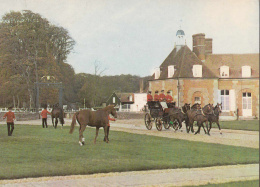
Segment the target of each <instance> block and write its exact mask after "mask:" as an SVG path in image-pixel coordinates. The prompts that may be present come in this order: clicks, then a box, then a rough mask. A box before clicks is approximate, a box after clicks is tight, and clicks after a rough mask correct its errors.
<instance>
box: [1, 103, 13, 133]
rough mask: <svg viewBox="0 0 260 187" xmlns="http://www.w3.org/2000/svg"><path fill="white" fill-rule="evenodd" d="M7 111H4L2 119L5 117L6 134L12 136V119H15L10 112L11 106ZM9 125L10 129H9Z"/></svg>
mask: <svg viewBox="0 0 260 187" xmlns="http://www.w3.org/2000/svg"><path fill="white" fill-rule="evenodd" d="M8 110H9V111H8V112H7V113H5V115H4V116H3V119H5V118H6V122H7V131H8V136H12V134H13V131H14V119H15V115H14V113H13V112H12V107H9V108H8ZM10 127H11V129H10Z"/></svg>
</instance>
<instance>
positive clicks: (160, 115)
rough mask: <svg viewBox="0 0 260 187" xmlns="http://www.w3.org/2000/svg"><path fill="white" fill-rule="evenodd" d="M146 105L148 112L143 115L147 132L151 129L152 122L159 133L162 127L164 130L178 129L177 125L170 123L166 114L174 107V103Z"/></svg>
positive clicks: (151, 102)
mask: <svg viewBox="0 0 260 187" xmlns="http://www.w3.org/2000/svg"><path fill="white" fill-rule="evenodd" d="M147 104H148V109H149V111H150V112H149V113H146V114H145V117H144V122H145V126H146V128H147V129H148V130H151V129H152V127H153V122H154V123H155V126H156V129H157V130H158V131H161V130H162V127H163V126H164V128H165V129H169V128H170V126H172V127H173V128H174V129H175V130H177V129H178V124H177V123H176V122H172V121H170V116H169V114H168V113H169V110H170V109H171V108H173V107H175V103H166V102H159V101H149V102H147Z"/></svg>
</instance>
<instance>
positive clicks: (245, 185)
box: [187, 180, 259, 187]
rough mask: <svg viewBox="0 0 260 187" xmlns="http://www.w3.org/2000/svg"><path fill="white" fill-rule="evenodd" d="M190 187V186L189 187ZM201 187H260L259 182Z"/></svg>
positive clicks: (202, 186)
mask: <svg viewBox="0 0 260 187" xmlns="http://www.w3.org/2000/svg"><path fill="white" fill-rule="evenodd" d="M187 187H188V186H187ZM200 187H259V180H250V181H238V182H228V183H221V184H207V185H200Z"/></svg>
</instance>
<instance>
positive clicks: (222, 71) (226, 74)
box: [220, 66, 229, 77]
mask: <svg viewBox="0 0 260 187" xmlns="http://www.w3.org/2000/svg"><path fill="white" fill-rule="evenodd" d="M220 77H229V67H228V66H221V67H220Z"/></svg>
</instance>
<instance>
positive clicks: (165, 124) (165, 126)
mask: <svg viewBox="0 0 260 187" xmlns="http://www.w3.org/2000/svg"><path fill="white" fill-rule="evenodd" d="M163 126H164V128H165V129H169V128H170V125H169V123H168V120H166V121H163Z"/></svg>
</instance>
